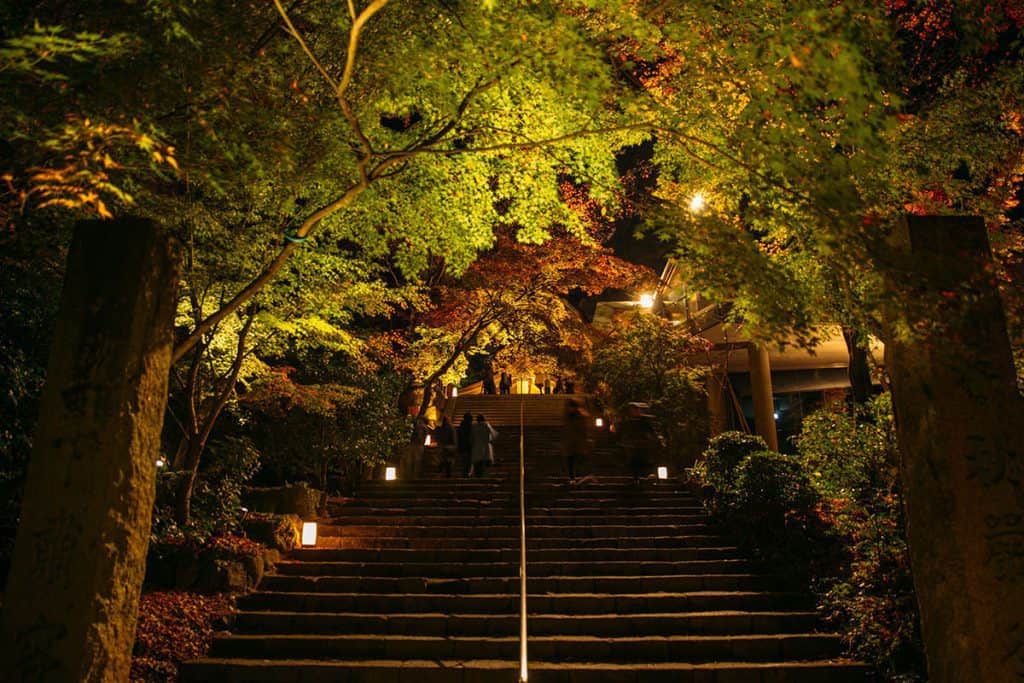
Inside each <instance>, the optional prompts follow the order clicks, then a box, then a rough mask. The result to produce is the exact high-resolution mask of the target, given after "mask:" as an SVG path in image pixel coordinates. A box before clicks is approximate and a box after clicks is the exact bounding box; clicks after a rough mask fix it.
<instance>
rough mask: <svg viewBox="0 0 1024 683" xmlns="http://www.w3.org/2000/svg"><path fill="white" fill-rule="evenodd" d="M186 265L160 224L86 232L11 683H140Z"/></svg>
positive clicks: (8, 630)
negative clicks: (140, 614) (178, 296)
mask: <svg viewBox="0 0 1024 683" xmlns="http://www.w3.org/2000/svg"><path fill="white" fill-rule="evenodd" d="M177 280H178V259H177V257H176V255H175V253H174V250H173V248H172V246H171V241H170V240H169V239H168V237H167V236H166V235H164V234H162V233H161V232H160V231H159V230H158V228H157V226H156V225H154V224H153V223H151V222H149V221H140V220H130V219H125V220H120V221H110V222H101V221H88V222H82V223H79V224H78V225H77V226H76V228H75V234H74V238H73V240H72V244H71V250H70V252H69V254H68V267H67V274H66V276H65V282H64V292H63V295H62V297H61V307H60V315H59V317H58V319H57V328H56V332H55V335H54V345H53V350H52V352H51V354H50V362H49V368H48V370H47V378H46V388H45V390H44V392H43V396H42V403H41V407H40V417H39V425H38V428H37V433H36V440H35V448H34V450H33V453H32V460H31V462H30V464H29V471H28V479H27V482H26V486H25V497H24V501H23V504H22V510H21V524H20V526H19V527H18V537H17V541H16V543H15V548H14V561H13V564H12V566H11V573H10V577H9V580H8V583H7V592H6V602H5V604H4V610H3V618H2V625H0V648H2V652H0V657H2V660H0V661H3V665H2V666H3V669H4V673H5V674H6V676H8V677H9V678H7V680H12V681H44V682H48V681H53V682H54V683H57V682H64V681H110V682H112V683H113V682H115V681H116V682H120V681H126V680H128V669H129V666H130V663H131V649H132V643H133V641H134V639H135V622H136V617H137V611H138V600H139V592H140V590H141V586H142V578H143V576H144V574H145V563H146V550H147V546H148V543H149V529H150V520H151V517H152V512H153V499H154V496H155V485H154V482H155V478H156V460H157V457H158V455H159V452H160V432H161V428H162V425H163V419H164V410H165V407H166V405H167V380H168V375H169V373H170V365H171V350H172V342H173V338H172V323H173V318H174V311H175V303H176V300H175V289H176V287H177Z"/></svg>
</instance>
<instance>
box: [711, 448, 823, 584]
mask: <svg viewBox="0 0 1024 683" xmlns="http://www.w3.org/2000/svg"><path fill="white" fill-rule="evenodd" d="M819 500H820V497H819V496H818V493H817V491H815V490H814V487H813V486H811V482H810V480H809V479H808V478H807V474H806V473H805V472H804V469H803V466H802V465H801V464H800V462H799V461H798V460H796V459H795V458H791V457H789V456H785V455H779V454H778V453H774V452H772V451H760V452H757V453H751V454H750V455H749V456H747V458H746V459H745V460H744V461H743V462H742V463H740V465H739V466H738V467H737V468H736V480H735V485H734V490H733V492H732V494H731V495H730V496H729V498H728V500H727V505H728V510H729V512H728V515H729V518H730V519H731V521H732V522H733V523H734V524H735V526H736V528H737V529H740V530H741V533H742V534H743V536H744V537H745V540H746V541H747V543H748V544H750V545H753V546H755V547H757V548H759V549H760V551H761V554H762V555H763V556H765V558H766V559H768V560H770V561H778V562H784V563H785V564H787V565H791V567H788V568H787V569H788V570H789V572H788V573H790V574H791V575H794V576H799V575H801V574H803V573H804V572H806V569H805V567H806V566H807V565H808V563H809V561H810V557H811V555H812V554H813V553H814V552H815V547H814V546H815V544H814V543H809V541H810V540H811V539H818V540H820V539H821V537H822V535H823V533H822V528H821V525H820V524H818V519H817V517H816V515H815V509H816V507H817V505H818V502H819ZM801 568H804V569H803V571H797V572H795V574H794V572H793V570H794V569H801Z"/></svg>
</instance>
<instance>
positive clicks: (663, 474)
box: [658, 467, 668, 479]
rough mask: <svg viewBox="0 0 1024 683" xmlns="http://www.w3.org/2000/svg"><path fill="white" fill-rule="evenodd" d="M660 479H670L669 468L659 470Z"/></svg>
mask: <svg viewBox="0 0 1024 683" xmlns="http://www.w3.org/2000/svg"><path fill="white" fill-rule="evenodd" d="M658 479H668V468H667V467H659V468H658Z"/></svg>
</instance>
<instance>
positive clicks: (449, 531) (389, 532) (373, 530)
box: [317, 520, 710, 542]
mask: <svg viewBox="0 0 1024 683" xmlns="http://www.w3.org/2000/svg"><path fill="white" fill-rule="evenodd" d="M483 521H484V522H489V521H490V520H483ZM709 530H710V527H709V526H708V525H707V524H658V525H654V524H644V525H629V524H590V525H570V524H531V525H529V526H528V527H527V531H526V533H527V538H535V539H542V538H561V539H567V538H621V537H631V538H639V537H644V538H647V537H652V536H655V537H656V536H671V535H675V534H678V535H680V536H688V535H692V534H699V533H702V532H707V531H709ZM317 536H318V537H324V536H342V537H346V538H358V537H367V536H369V537H375V538H386V537H398V538H420V539H422V538H464V539H474V538H504V539H508V540H509V542H511V541H513V540H515V541H516V542H518V539H519V525H518V524H517V523H515V522H509V523H507V524H484V523H481V524H467V525H462V526H456V525H454V524H446V525H427V526H424V525H416V526H412V525H407V526H400V525H392V524H345V525H341V526H338V525H335V524H332V523H323V522H322V523H320V524H319V527H318V531H317Z"/></svg>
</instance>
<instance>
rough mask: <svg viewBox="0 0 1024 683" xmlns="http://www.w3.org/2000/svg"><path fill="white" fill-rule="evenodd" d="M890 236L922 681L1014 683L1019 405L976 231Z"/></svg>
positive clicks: (889, 358) (913, 221)
mask: <svg viewBox="0 0 1024 683" xmlns="http://www.w3.org/2000/svg"><path fill="white" fill-rule="evenodd" d="M900 237H901V240H902V241H903V242H906V243H907V244H908V245H909V249H908V252H909V258H908V264H907V266H906V267H905V268H904V269H903V272H901V273H898V274H897V278H898V279H897V281H896V282H895V283H894V285H893V286H894V287H895V288H896V291H897V292H899V293H900V294H901V298H900V300H899V305H900V306H901V310H898V311H895V312H890V314H889V315H888V316H887V317H888V323H889V326H890V331H889V333H888V334H887V336H888V339H887V343H886V365H887V367H888V370H889V373H890V376H891V378H892V393H893V407H894V409H895V414H896V428H897V437H898V440H899V447H900V453H901V459H902V473H903V487H904V491H905V495H906V510H907V536H908V540H909V545H910V556H911V565H912V568H913V575H914V585H915V587H916V590H917V599H918V604H919V605H920V608H921V627H922V633H923V635H924V641H925V648H926V653H927V658H928V671H929V680H931V681H932V682H933V683H946V682H950V683H952V682H954V681H956V682H962V681H1015V680H1021V678H1022V677H1024V563H1022V562H1021V548H1022V547H1024V476H1022V472H1024V462H1022V460H1024V438H1022V435H1021V431H1020V430H1021V425H1024V405H1022V401H1021V397H1020V394H1019V392H1018V390H1017V386H1016V376H1015V373H1014V368H1013V360H1012V356H1011V352H1010V344H1009V339H1008V337H1007V334H1006V322H1005V318H1004V316H1003V311H1002V308H1001V302H1000V299H999V295H998V292H997V290H996V287H995V285H994V283H993V282H991V280H990V277H989V276H988V274H987V273H988V272H989V270H988V269H987V266H989V265H990V264H989V261H990V255H989V249H988V240H987V236H986V232H985V225H984V223H983V222H982V221H981V219H979V218H973V217H952V216H949V217H937V216H929V217H908V218H907V222H906V225H905V226H903V229H902V235H900ZM908 311H909V312H908ZM907 330H911V331H913V332H915V333H916V336H915V337H914V338H912V339H911V338H908V335H907V332H906V331H907ZM901 331H902V332H903V333H902V334H901Z"/></svg>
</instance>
